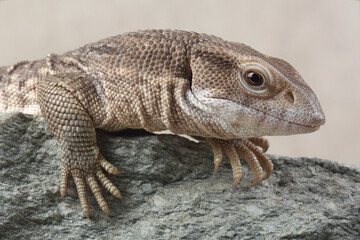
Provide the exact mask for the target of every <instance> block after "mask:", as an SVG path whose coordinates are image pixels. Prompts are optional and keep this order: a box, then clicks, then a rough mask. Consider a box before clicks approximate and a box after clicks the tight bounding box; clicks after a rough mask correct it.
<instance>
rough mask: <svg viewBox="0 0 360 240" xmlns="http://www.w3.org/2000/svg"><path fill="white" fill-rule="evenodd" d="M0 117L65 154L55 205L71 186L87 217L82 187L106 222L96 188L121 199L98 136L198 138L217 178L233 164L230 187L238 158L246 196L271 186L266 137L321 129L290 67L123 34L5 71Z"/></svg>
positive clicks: (210, 43)
mask: <svg viewBox="0 0 360 240" xmlns="http://www.w3.org/2000/svg"><path fill="white" fill-rule="evenodd" d="M0 111H22V112H25V113H31V114H38V115H42V116H44V118H45V120H46V122H47V123H48V125H49V127H50V130H51V132H52V133H53V134H54V136H55V137H56V139H57V140H58V142H59V146H60V149H61V158H62V167H61V185H60V192H61V195H62V196H63V197H65V195H66V191H67V188H68V183H69V179H70V177H72V178H73V179H74V181H75V184H76V188H77V191H78V195H79V199H80V203H81V206H82V208H83V211H84V214H85V215H86V216H87V217H89V216H90V211H89V206H88V203H87V197H86V186H87V185H88V186H89V187H90V189H91V191H92V192H93V194H94V196H95V199H96V200H97V202H98V204H99V206H100V207H101V209H102V210H103V211H104V212H105V213H106V214H109V209H108V207H107V204H106V201H105V199H104V198H103V196H102V194H101V191H100V186H99V183H98V182H100V183H101V185H103V186H104V187H105V188H106V189H107V190H108V191H109V192H110V193H111V194H112V195H114V196H115V197H117V198H121V195H120V191H119V190H118V189H117V188H116V186H114V185H113V184H112V183H111V181H110V180H109V179H108V178H107V177H106V176H105V174H104V173H103V169H105V171H107V172H109V173H111V174H117V173H118V170H117V169H116V167H114V166H113V165H112V164H110V163H109V162H107V161H106V160H105V159H104V157H103V156H102V155H101V153H100V152H99V149H98V147H97V144H96V136H95V128H100V129H103V130H107V131H120V130H123V129H126V128H142V129H145V130H147V131H151V132H152V131H162V130H170V131H171V132H173V133H175V134H188V135H191V136H194V137H201V138H204V139H205V140H206V141H207V142H208V143H209V144H210V146H211V147H212V149H213V151H214V164H215V172H216V171H217V169H218V167H219V165H220V163H221V160H222V156H223V154H225V155H227V156H228V158H229V159H230V162H231V166H232V168H233V172H234V184H233V186H234V187H236V186H237V185H238V183H239V181H240V178H241V172H242V169H241V165H240V161H239V156H242V157H243V158H244V159H245V160H246V162H247V163H248V164H249V166H250V168H251V170H252V172H253V175H254V181H253V183H252V185H251V186H255V185H256V184H258V183H259V182H260V181H262V180H264V179H266V178H268V177H269V176H270V174H271V171H272V169H273V165H272V163H271V161H270V160H269V158H268V157H267V156H266V155H265V152H266V150H267V149H268V147H269V144H268V142H267V141H266V140H265V139H263V138H261V137H262V136H266V135H289V134H299V133H309V132H313V131H315V130H317V129H318V128H319V127H320V126H321V125H323V124H324V122H325V117H324V114H323V112H322V110H321V107H320V104H319V102H318V100H317V98H316V96H315V94H314V93H313V91H312V90H311V89H310V88H309V87H308V86H307V84H306V83H305V82H304V80H303V79H302V78H301V76H300V75H299V74H298V73H297V72H296V70H295V69H294V68H293V67H292V66H291V65H290V64H288V63H287V62H285V61H283V60H280V59H276V58H272V57H268V56H265V55H263V54H261V53H259V52H257V51H255V50H253V49H252V48H250V47H248V46H246V45H244V44H240V43H235V42H228V41H225V40H223V39H221V38H218V37H215V36H211V35H206V34H198V33H194V32H185V31H171V30H147V31H139V32H133V33H126V34H123V35H118V36H115V37H110V38H107V39H104V40H101V41H99V42H96V43H92V44H88V45H85V46H84V47H82V48H79V49H76V50H74V51H70V52H67V53H65V54H62V55H54V54H51V55H49V56H47V57H46V58H45V59H44V60H38V61H31V62H20V63H17V64H15V65H13V66H10V67H1V68H0ZM263 170H264V171H265V174H264V173H263Z"/></svg>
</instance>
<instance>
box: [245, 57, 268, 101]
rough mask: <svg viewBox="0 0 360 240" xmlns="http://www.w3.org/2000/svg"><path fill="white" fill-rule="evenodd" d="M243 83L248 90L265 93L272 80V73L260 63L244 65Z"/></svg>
mask: <svg viewBox="0 0 360 240" xmlns="http://www.w3.org/2000/svg"><path fill="white" fill-rule="evenodd" d="M240 79H241V83H242V85H243V86H244V87H245V89H246V90H248V91H250V92H252V93H254V94H261V95H263V94H265V93H266V92H267V90H268V86H269V84H270V82H271V79H272V75H271V73H270V71H269V70H267V69H266V68H265V67H264V66H262V65H261V64H259V63H250V64H246V65H243V70H242V74H241V77H240Z"/></svg>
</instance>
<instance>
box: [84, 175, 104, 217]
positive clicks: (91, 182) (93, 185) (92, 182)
mask: <svg viewBox="0 0 360 240" xmlns="http://www.w3.org/2000/svg"><path fill="white" fill-rule="evenodd" d="M86 183H87V184H88V186H89V187H90V189H91V192H92V193H93V194H94V197H95V200H96V201H97V203H98V204H99V206H100V208H101V210H102V211H103V212H104V213H105V214H106V215H107V216H109V208H108V205H107V203H106V201H105V199H104V197H103V195H102V194H101V190H100V186H99V184H98V183H97V181H96V178H95V176H92V175H90V176H87V177H86Z"/></svg>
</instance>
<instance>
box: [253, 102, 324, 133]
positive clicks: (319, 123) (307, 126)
mask: <svg viewBox="0 0 360 240" xmlns="http://www.w3.org/2000/svg"><path fill="white" fill-rule="evenodd" d="M246 107H248V108H249V109H252V110H255V111H257V112H259V113H262V114H264V115H265V116H270V117H272V118H276V119H278V120H279V121H280V122H283V123H285V124H287V125H290V126H294V127H297V128H299V127H300V128H302V129H308V130H310V131H316V130H318V129H319V128H320V126H322V125H324V123H325V118H324V117H319V118H317V119H315V120H314V121H315V122H316V124H304V123H298V122H294V121H291V120H288V119H284V118H280V117H278V116H275V115H272V114H269V113H266V112H263V111H261V110H258V109H256V108H252V107H249V106H246Z"/></svg>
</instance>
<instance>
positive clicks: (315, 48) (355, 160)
mask: <svg viewBox="0 0 360 240" xmlns="http://www.w3.org/2000/svg"><path fill="white" fill-rule="evenodd" d="M151 28H157V29H159V28H169V29H182V30H191V31H197V32H201V33H209V34H213V35H217V36H220V37H222V38H224V39H225V40H231V41H237V42H243V43H246V44H247V45H250V46H252V47H253V48H255V49H256V50H258V51H260V52H263V53H265V54H267V55H270V56H274V57H279V58H282V59H284V60H287V61H288V62H290V63H291V64H292V65H293V66H294V67H295V68H296V69H297V70H298V71H299V72H300V73H301V75H302V76H303V78H304V79H305V81H306V82H307V83H308V84H309V85H310V86H311V87H312V88H313V90H314V91H315V93H316V94H317V96H318V98H319V100H320V102H321V105H322V107H323V110H324V112H325V115H326V118H327V122H326V124H325V126H324V127H322V128H321V129H320V130H319V131H317V132H315V133H312V134H306V135H297V136H286V137H284V136H282V137H269V139H270V142H271V145H270V146H271V147H270V150H269V152H270V153H273V154H278V155H286V156H293V157H296V156H307V157H319V158H323V159H328V160H332V161H337V162H342V163H346V164H352V165H357V166H360V140H359V138H360V1H358V0H316V1H314V0H292V1H289V0H271V1H270V0H234V1H231V0H197V1H192V0H178V1H175V0H152V1H150V0H148V1H146V0H132V1H130V0H107V1H100V0H77V1H73V0H62V1H55V0H3V1H0V32H1V33H0V66H3V65H11V64H14V63H16V62H17V61H20V60H33V59H39V58H44V57H45V56H46V55H47V54H48V53H63V52H65V51H68V50H71V49H75V48H77V47H80V46H82V45H84V44H86V43H90V42H94V41H97V40H100V39H102V38H106V37H109V36H112V35H117V34H121V33H124V32H128V31H135V30H139V29H151Z"/></svg>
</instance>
